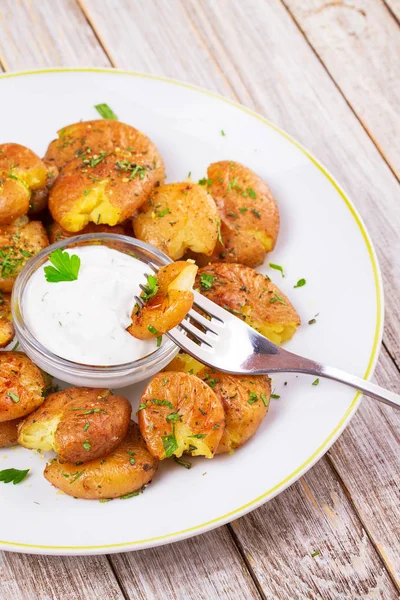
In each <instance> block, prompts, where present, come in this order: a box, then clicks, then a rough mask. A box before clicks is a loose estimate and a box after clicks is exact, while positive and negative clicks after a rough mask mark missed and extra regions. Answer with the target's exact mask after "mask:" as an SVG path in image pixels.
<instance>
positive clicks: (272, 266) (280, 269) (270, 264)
mask: <svg viewBox="0 0 400 600" xmlns="http://www.w3.org/2000/svg"><path fill="white" fill-rule="evenodd" d="M269 266H270V267H271V269H275V270H276V271H280V272H281V275H282V277H285V274H284V272H283V267H281V265H276V264H274V263H269Z"/></svg>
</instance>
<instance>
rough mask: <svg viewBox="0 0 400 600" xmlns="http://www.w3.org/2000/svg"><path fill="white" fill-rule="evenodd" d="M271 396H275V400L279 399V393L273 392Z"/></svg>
mask: <svg viewBox="0 0 400 600" xmlns="http://www.w3.org/2000/svg"><path fill="white" fill-rule="evenodd" d="M271 398H275V400H279V398H280V396H279V394H271Z"/></svg>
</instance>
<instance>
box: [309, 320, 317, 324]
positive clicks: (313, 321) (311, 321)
mask: <svg viewBox="0 0 400 600" xmlns="http://www.w3.org/2000/svg"><path fill="white" fill-rule="evenodd" d="M316 322H317V319H310V320H309V321H308V324H309V325H314V323H316Z"/></svg>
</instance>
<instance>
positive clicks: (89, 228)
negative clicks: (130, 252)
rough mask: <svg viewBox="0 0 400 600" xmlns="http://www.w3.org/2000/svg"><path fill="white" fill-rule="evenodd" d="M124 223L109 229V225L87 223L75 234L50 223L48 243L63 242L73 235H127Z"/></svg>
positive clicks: (54, 222)
mask: <svg viewBox="0 0 400 600" xmlns="http://www.w3.org/2000/svg"><path fill="white" fill-rule="evenodd" d="M128 222H129V221H128ZM125 223H126V222H125ZM125 223H121V225H114V227H110V225H95V224H94V223H89V224H88V225H86V227H84V228H83V229H82V230H81V231H79V232H78V233H75V232H71V231H67V230H66V229H63V228H62V227H61V225H59V224H58V223H56V221H53V223H51V224H50V225H49V227H48V235H49V241H50V244H54V243H55V242H59V241H60V240H65V239H67V238H70V237H73V236H74V235H83V234H85V233H116V234H118V235H127V232H126V229H125Z"/></svg>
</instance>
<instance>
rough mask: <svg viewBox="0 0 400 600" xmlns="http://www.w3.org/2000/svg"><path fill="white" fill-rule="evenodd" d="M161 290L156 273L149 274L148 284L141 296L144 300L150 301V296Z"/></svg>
mask: <svg viewBox="0 0 400 600" xmlns="http://www.w3.org/2000/svg"><path fill="white" fill-rule="evenodd" d="M158 290H159V285H158V279H157V277H155V276H154V275H147V285H146V286H145V287H144V290H143V292H142V294H141V298H142V299H143V300H144V302H148V301H149V300H150V298H153V296H155V295H156V294H157V292H158Z"/></svg>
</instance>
